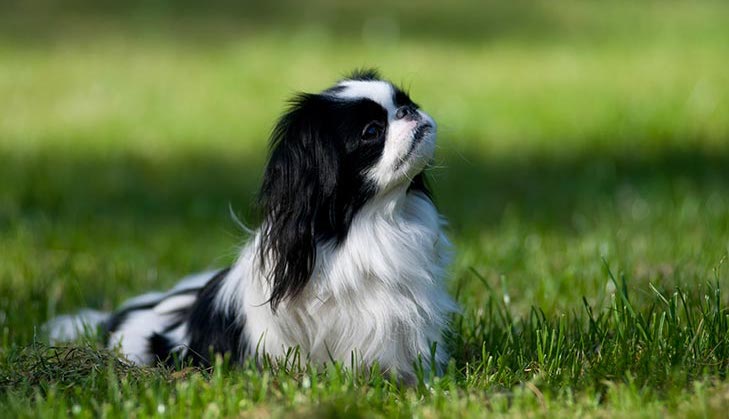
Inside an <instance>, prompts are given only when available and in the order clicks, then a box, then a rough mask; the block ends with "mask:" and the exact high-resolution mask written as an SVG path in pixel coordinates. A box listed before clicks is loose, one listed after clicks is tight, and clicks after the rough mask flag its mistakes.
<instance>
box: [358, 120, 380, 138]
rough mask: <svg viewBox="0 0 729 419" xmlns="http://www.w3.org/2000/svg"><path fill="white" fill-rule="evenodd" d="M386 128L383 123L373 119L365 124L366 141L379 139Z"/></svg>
mask: <svg viewBox="0 0 729 419" xmlns="http://www.w3.org/2000/svg"><path fill="white" fill-rule="evenodd" d="M384 130H385V128H384V127H383V126H382V124H381V123H379V122H377V121H372V122H370V123H369V124H367V125H365V127H364V129H363V130H362V139H363V140H365V141H375V140H378V139H379V138H380V137H381V136H382V133H383V131H384Z"/></svg>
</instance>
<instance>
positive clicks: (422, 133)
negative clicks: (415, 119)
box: [395, 122, 433, 170]
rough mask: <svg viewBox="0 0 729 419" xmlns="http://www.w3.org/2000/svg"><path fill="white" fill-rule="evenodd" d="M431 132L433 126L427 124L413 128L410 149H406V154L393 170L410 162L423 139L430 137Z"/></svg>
mask: <svg viewBox="0 0 729 419" xmlns="http://www.w3.org/2000/svg"><path fill="white" fill-rule="evenodd" d="M432 132H433V125H432V124H431V123H429V122H423V123H422V124H418V126H417V127H415V130H414V131H413V139H412V141H411V143H410V148H408V151H407V153H405V155H404V156H403V157H402V158H401V159H400V161H399V162H398V163H397V166H396V167H395V170H398V169H399V168H400V167H401V166H402V165H403V164H404V163H405V162H406V161H408V160H410V158H411V157H412V156H413V155H414V154H415V153H414V152H415V150H416V149H417V148H418V146H419V145H420V144H421V143H422V142H423V139H425V137H427V136H428V135H430V134H431V133H432Z"/></svg>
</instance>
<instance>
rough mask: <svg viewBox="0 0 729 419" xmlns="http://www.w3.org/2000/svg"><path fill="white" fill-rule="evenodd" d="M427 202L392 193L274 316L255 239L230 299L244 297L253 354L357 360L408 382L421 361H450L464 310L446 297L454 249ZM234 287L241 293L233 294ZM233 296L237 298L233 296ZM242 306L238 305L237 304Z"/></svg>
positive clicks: (358, 221)
mask: <svg viewBox="0 0 729 419" xmlns="http://www.w3.org/2000/svg"><path fill="white" fill-rule="evenodd" d="M442 224H443V222H442V220H441V218H440V216H439V214H438V212H437V210H436V208H435V206H434V205H433V203H432V202H431V201H430V199H429V198H428V197H426V196H425V195H423V194H421V193H419V192H411V193H407V194H406V193H405V192H404V191H393V192H391V194H388V195H385V196H383V197H380V198H379V199H375V200H373V201H371V202H369V203H368V204H367V205H365V206H364V207H363V208H362V209H361V210H360V212H359V213H358V215H357V216H356V217H355V219H354V220H353V223H352V225H351V227H350V230H349V233H348V235H347V238H346V240H344V241H343V242H342V243H340V244H339V245H338V246H334V245H333V244H332V243H323V244H322V245H320V246H319V248H318V252H317V264H316V268H315V272H314V275H313V276H312V278H311V280H310V282H309V284H308V285H307V287H306V289H305V290H304V292H303V293H302V294H301V295H299V296H298V297H297V298H296V299H294V300H291V301H287V302H285V303H283V304H282V305H281V306H280V307H279V309H278V310H277V311H276V312H275V313H274V312H272V311H271V309H270V306H269V305H268V304H265V301H266V300H267V298H268V297H267V296H268V290H269V288H268V285H267V283H266V281H265V279H264V276H263V275H262V274H261V272H260V271H259V270H258V264H257V263H255V262H253V257H254V255H255V254H256V252H255V246H256V243H258V240H257V239H254V240H253V241H252V243H251V245H249V246H248V247H247V248H246V249H244V251H243V254H242V255H241V258H240V260H239V261H238V263H237V264H236V266H235V267H234V269H233V270H232V271H231V274H230V275H228V277H227V278H226V283H225V285H224V290H223V292H222V293H221V294H222V295H225V294H227V295H229V296H233V295H235V296H237V297H236V298H234V299H232V300H228V301H224V303H227V304H232V306H230V305H229V306H228V307H236V306H237V307H241V306H240V305H238V304H239V303H240V302H241V299H242V303H243V304H242V306H243V307H244V309H243V311H244V313H241V314H243V315H245V321H246V335H247V339H248V341H249V342H250V347H249V351H250V352H251V353H255V352H258V354H259V355H260V354H261V353H262V352H265V353H268V354H270V355H273V356H279V355H282V354H284V353H285V351H286V350H287V349H288V348H289V347H292V346H297V345H298V346H299V348H300V350H301V353H302V355H305V356H308V359H309V360H311V361H313V362H316V363H323V362H327V361H329V360H331V359H332V358H333V359H335V360H339V361H342V362H345V363H347V364H348V363H349V362H350V360H351V359H352V354H353V353H354V356H355V357H356V359H358V360H360V361H362V362H364V363H365V364H370V363H372V362H374V361H378V362H379V363H380V365H381V366H382V367H383V368H387V369H390V370H395V371H397V372H399V373H400V374H403V375H410V374H411V373H412V362H413V361H414V360H415V359H416V358H417V355H418V354H419V353H420V354H422V356H423V359H424V360H427V359H428V357H429V356H430V351H431V345H432V344H433V343H437V345H438V346H437V348H438V350H437V353H436V357H437V360H438V361H439V362H445V361H446V360H447V354H446V352H445V348H444V347H443V342H442V332H443V329H444V328H445V327H446V325H447V322H448V317H449V315H450V313H451V312H453V311H454V310H455V309H456V306H455V304H454V303H453V301H452V300H451V298H450V297H449V296H448V294H447V293H446V291H445V289H444V284H443V280H444V276H445V270H446V268H447V264H448V261H449V247H450V244H449V242H448V240H447V238H446V237H445V235H444V234H443V232H442V229H441V227H442ZM234 288H235V290H234ZM231 291H232V292H231ZM233 300H237V301H238V302H237V303H236V302H235V301H233Z"/></svg>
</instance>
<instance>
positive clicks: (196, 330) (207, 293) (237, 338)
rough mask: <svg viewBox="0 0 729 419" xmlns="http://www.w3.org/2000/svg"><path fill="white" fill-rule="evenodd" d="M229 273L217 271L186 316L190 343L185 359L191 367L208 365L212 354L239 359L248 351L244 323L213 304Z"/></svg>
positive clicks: (233, 314)
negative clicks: (192, 365)
mask: <svg viewBox="0 0 729 419" xmlns="http://www.w3.org/2000/svg"><path fill="white" fill-rule="evenodd" d="M229 270H230V269H225V270H223V271H220V272H219V273H218V274H217V275H215V277H214V278H213V279H211V280H210V281H208V283H207V284H206V285H205V288H203V289H201V290H200V293H199V294H198V296H197V300H196V301H195V303H194V304H193V305H192V307H191V308H190V311H189V312H188V313H187V322H186V323H187V330H188V334H189V342H188V345H187V355H186V358H187V359H189V360H190V361H191V362H192V363H193V364H194V365H200V366H203V367H208V366H210V354H211V353H216V354H225V353H230V354H231V355H232V356H233V357H238V356H240V355H242V353H243V352H244V351H245V350H246V349H247V343H246V342H245V340H244V339H245V338H244V334H243V328H244V327H245V321H244V320H243V319H242V318H241V317H237V316H236V315H235V313H229V312H222V311H220V310H219V309H218V308H217V307H216V305H215V299H216V296H217V295H218V292H219V291H220V286H221V284H222V281H223V279H224V278H225V276H226V275H227V273H228V271H229ZM187 359H186V360H187ZM233 359H235V360H240V359H236V358H233Z"/></svg>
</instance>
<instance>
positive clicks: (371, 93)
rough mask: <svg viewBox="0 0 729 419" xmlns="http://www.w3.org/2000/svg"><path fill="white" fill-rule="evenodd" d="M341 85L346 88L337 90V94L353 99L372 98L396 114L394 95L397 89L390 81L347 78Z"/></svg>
mask: <svg viewBox="0 0 729 419" xmlns="http://www.w3.org/2000/svg"><path fill="white" fill-rule="evenodd" d="M339 85H340V86H342V87H344V89H342V91H340V92H337V96H339V97H342V98H352V99H356V98H363V99H370V100H372V101H374V102H377V103H379V104H380V106H382V107H383V108H385V109H387V112H388V113H389V114H390V115H392V114H394V112H395V109H396V107H395V103H393V101H392V97H393V96H394V94H395V89H394V88H393V87H392V85H391V84H390V83H388V82H385V81H379V80H347V81H343V82H342V83H340V84H339Z"/></svg>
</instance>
